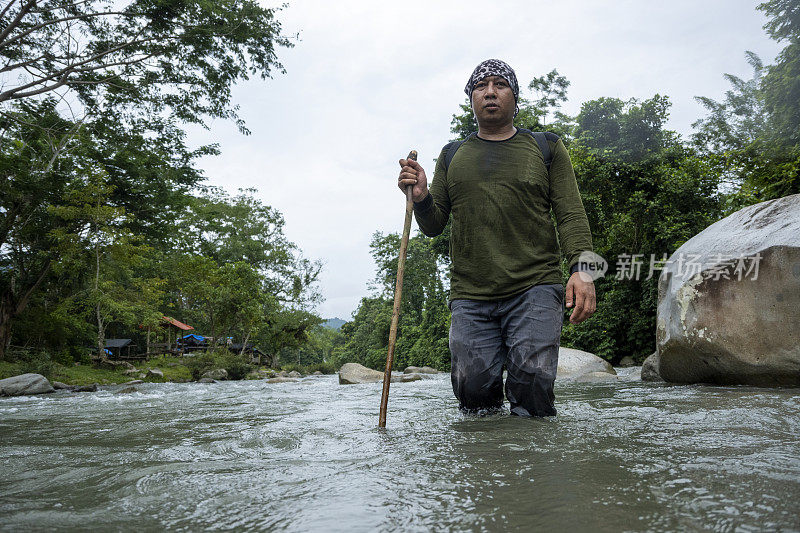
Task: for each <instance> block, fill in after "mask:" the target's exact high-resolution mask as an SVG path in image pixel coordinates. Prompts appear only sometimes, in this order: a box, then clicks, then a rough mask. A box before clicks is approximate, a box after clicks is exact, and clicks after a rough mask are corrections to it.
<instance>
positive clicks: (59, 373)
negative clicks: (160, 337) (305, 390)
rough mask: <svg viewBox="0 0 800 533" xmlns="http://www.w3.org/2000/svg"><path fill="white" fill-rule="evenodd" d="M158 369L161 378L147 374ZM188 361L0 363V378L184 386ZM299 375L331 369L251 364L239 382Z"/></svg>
mask: <svg viewBox="0 0 800 533" xmlns="http://www.w3.org/2000/svg"><path fill="white" fill-rule="evenodd" d="M150 370H158V371H160V373H161V374H162V375H163V377H161V376H159V375H158V374H157V373H151V372H150ZM192 370H193V368H192V360H190V359H188V358H180V357H174V356H158V357H154V358H152V359H150V360H148V361H136V362H134V363H132V364H131V365H130V366H120V367H119V368H116V369H110V368H100V367H97V366H95V365H92V364H81V363H78V364H75V365H72V366H69V365H63V364H60V363H56V362H49V363H48V364H46V365H38V366H37V367H34V368H32V367H31V365H30V363H28V362H9V361H0V379H5V378H10V377H14V376H18V375H20V374H25V373H28V372H32V373H36V374H42V375H44V376H45V377H46V378H48V379H49V380H50V381H51V382H53V381H58V382H61V383H64V384H66V385H71V386H84V385H93V384H95V383H96V384H98V385H118V384H123V383H127V382H129V381H131V380H142V381H144V382H146V383H188V382H191V381H195V379H194V376H193V373H192ZM293 371H294V372H299V373H300V374H303V375H307V374H313V373H314V372H322V373H323V374H332V373H334V371H335V369H334V368H333V366H332V365H326V364H320V365H310V366H302V365H296V364H291V365H283V366H282V367H281V368H277V369H276V368H269V367H266V366H260V367H259V366H256V365H253V366H252V368H251V370H250V371H249V372H248V373H247V375H245V376H244V378H243V379H264V378H269V377H274V376H276V375H278V374H280V373H281V372H283V373H288V372H293Z"/></svg>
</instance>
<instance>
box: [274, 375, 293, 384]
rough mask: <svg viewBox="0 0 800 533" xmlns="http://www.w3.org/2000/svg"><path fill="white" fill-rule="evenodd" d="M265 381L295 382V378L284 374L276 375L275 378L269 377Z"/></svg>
mask: <svg viewBox="0 0 800 533" xmlns="http://www.w3.org/2000/svg"><path fill="white" fill-rule="evenodd" d="M267 383H297V380H296V379H294V378H289V377H286V376H278V377H275V378H269V379H268V380H267Z"/></svg>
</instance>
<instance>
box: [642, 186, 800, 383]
mask: <svg viewBox="0 0 800 533" xmlns="http://www.w3.org/2000/svg"><path fill="white" fill-rule="evenodd" d="M656 349H657V351H658V354H659V359H660V360H659V362H658V374H659V375H660V376H661V377H662V378H663V379H665V380H666V381H670V382H676V383H719V384H746V385H757V386H798V385H800V194H795V195H792V196H786V197H783V198H778V199H775V200H770V201H767V202H762V203H760V204H756V205H751V206H749V207H745V208H744V209H741V210H739V211H737V212H735V213H733V214H732V215H730V216H728V217H726V218H724V219H722V220H720V221H718V222H716V223H714V224H712V225H711V226H709V227H708V228H706V229H705V230H703V231H702V232H700V233H698V234H697V235H695V236H694V237H692V238H691V239H689V240H688V241H686V243H685V244H684V245H683V246H681V247H680V248H678V250H676V251H675V253H674V254H673V255H672V257H670V259H669V262H668V263H667V265H666V266H665V268H664V270H663V271H662V273H661V276H660V278H659V282H658V311H657V319H656Z"/></svg>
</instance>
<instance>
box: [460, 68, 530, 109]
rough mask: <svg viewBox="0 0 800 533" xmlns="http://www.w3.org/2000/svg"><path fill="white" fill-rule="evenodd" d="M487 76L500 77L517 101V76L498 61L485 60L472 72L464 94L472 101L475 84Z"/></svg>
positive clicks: (511, 69) (512, 70)
mask: <svg viewBox="0 0 800 533" xmlns="http://www.w3.org/2000/svg"><path fill="white" fill-rule="evenodd" d="M487 76H500V77H502V78H505V80H506V81H507V82H508V84H509V85H510V86H511V90H512V91H513V92H514V100H515V101H516V100H519V84H518V83H517V75H516V74H514V69H513V68H511V67H509V66H508V63H506V62H505V61H500V60H499V59H487V60H486V61H484V62H483V63H481V64H480V65H478V66H477V67H475V70H473V71H472V76H470V77H469V81H468V82H467V86H466V87H464V92H465V93H467V96H469V97H470V99H472V90H473V89H475V84H476V83H478V82H479V81H481V80H482V79H483V78H486V77H487Z"/></svg>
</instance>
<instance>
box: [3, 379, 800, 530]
mask: <svg viewBox="0 0 800 533" xmlns="http://www.w3.org/2000/svg"><path fill="white" fill-rule="evenodd" d="M120 388H121V387H116V388H109V389H108V390H102V391H99V392H96V393H80V394H70V393H66V392H58V393H55V394H50V395H43V396H32V397H20V398H0V530H2V531H45V530H52V529H59V530H95V531H116V530H124V531H133V530H136V531H160V530H164V529H169V530H174V531H198V530H208V529H214V530H241V531H248V530H255V531H262V530H271V531H309V530H313V531H507V530H525V531H530V530H550V531H665V530H677V531H695V530H701V529H702V530H712V531H763V530H775V531H800V389H758V388H753V387H710V386H668V385H663V384H648V383H642V382H639V381H630V382H620V383H614V384H597V383H592V384H589V383H587V384H580V383H572V382H557V384H556V407H557V409H558V412H559V414H558V416H557V417H555V418H551V419H522V418H517V417H511V416H509V415H508V414H507V413H506V414H494V415H490V416H484V417H476V416H468V415H464V414H461V413H459V412H458V410H457V405H456V401H455V399H454V398H453V395H452V390H451V388H450V382H449V376H447V375H440V376H435V377H434V378H432V379H426V380H424V381H418V382H412V383H398V384H393V385H392V387H391V394H390V399H389V416H388V423H387V429H386V430H379V429H377V427H376V426H377V421H378V404H379V401H380V385H379V384H372V385H339V384H338V382H337V379H336V377H335V376H322V377H308V378H304V379H303V380H302V381H300V382H299V383H282V384H267V383H265V382H263V381H239V382H226V383H218V384H210V385H202V384H196V383H187V384H145V385H139V386H138V389H139V391H138V392H135V393H129V394H116V393H115V392H116V391H117V390H119V389H120Z"/></svg>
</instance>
